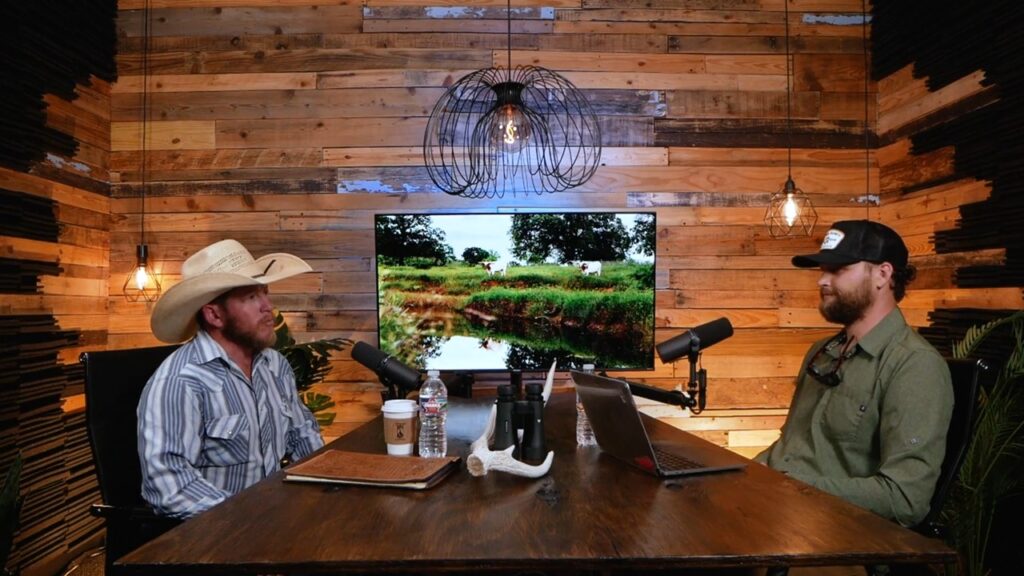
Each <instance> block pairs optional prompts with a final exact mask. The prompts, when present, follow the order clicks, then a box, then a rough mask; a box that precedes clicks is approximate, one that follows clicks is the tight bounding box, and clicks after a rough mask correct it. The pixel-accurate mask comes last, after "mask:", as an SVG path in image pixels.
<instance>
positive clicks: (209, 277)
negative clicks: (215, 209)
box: [149, 239, 312, 343]
mask: <svg viewBox="0 0 1024 576" xmlns="http://www.w3.org/2000/svg"><path fill="white" fill-rule="evenodd" d="M310 271H312V268H310V267H309V264H306V262H305V261H303V260H302V259H301V258H299V257H297V256H293V255H291V254H285V253H283V252H278V253H274V254H267V255H266V256H263V257H261V258H257V259H254V258H253V257H252V254H249V251H248V250H246V249H245V246H242V245H241V244H240V243H239V242H238V241H236V240H230V239H229V240H221V241H220V242H216V243H213V244H210V245H209V246H207V247H206V248H203V249H202V250H200V251H198V252H196V253H195V254H193V255H191V256H189V257H188V260H185V263H184V264H182V265H181V282H178V283H177V284H175V285H174V286H171V288H170V289H169V290H167V292H165V293H164V295H163V297H162V298H160V300H158V301H157V303H156V306H155V307H154V308H153V316H152V317H151V318H150V320H149V325H150V328H152V330H153V335H154V336H156V337H157V338H159V339H160V340H161V341H163V342H170V343H177V342H184V341H185V340H188V339H189V338H191V337H192V335H193V334H195V333H196V312H198V311H199V309H200V308H202V307H203V306H205V305H207V304H209V303H210V301H211V300H213V299H214V298H216V297H217V296H220V295H221V294H223V293H225V292H227V291H228V290H231V289H233V288H238V287H241V286H257V285H260V284H270V283H272V282H276V281H278V280H283V279H285V278H290V277H292V276H295V275H298V274H302V273H304V272H310Z"/></svg>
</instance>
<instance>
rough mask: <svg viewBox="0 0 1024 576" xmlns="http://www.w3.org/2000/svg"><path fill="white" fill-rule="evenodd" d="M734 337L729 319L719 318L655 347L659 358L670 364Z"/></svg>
mask: <svg viewBox="0 0 1024 576" xmlns="http://www.w3.org/2000/svg"><path fill="white" fill-rule="evenodd" d="M730 336H732V324H730V323H729V319H728V318H719V319H718V320H712V321H711V322H708V323H706V324H701V325H700V326H697V327H695V328H693V329H692V330H687V331H686V332H683V333H682V334H680V335H679V336H676V337H675V338H669V339H668V340H665V341H664V342H662V343H661V344H658V345H657V346H655V349H656V350H657V351H658V357H659V358H661V361H662V362H664V363H666V364H668V363H669V362H674V361H676V359H678V358H681V357H683V356H686V355H687V354H689V353H690V352H691V351H694V350H697V351H700V350H704V349H705V348H710V347H711V346H713V345H715V344H718V343H719V342H721V341H722V340H725V339H726V338H728V337H730Z"/></svg>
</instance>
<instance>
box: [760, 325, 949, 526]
mask: <svg viewBox="0 0 1024 576" xmlns="http://www.w3.org/2000/svg"><path fill="white" fill-rule="evenodd" d="M828 340H829V339H824V340H822V341H820V342H817V343H815V344H814V345H813V346H812V347H811V349H810V350H809V351H808V353H807V355H806V356H805V357H804V361H803V364H802V367H801V370H800V374H799V375H798V376H797V384H796V392H795V393H794V394H793V403H792V404H791V405H790V409H789V415H788V416H787V417H786V423H785V425H783V427H782V436H781V437H780V438H779V439H778V440H777V441H776V442H775V443H774V444H772V445H771V446H769V447H768V448H767V449H766V450H765V451H764V452H762V453H761V454H758V455H757V457H756V458H755V460H756V461H758V462H761V463H762V464H767V465H768V466H771V467H772V468H775V469H776V470H779V471H781V472H784V473H786V474H788V475H790V476H792V477H794V478H797V479H799V480H802V481H804V482H806V483H808V484H810V485H812V486H815V487H817V488H819V489H821V490H824V491H825V492H829V493H831V494H835V495H836V496H839V497H841V498H844V499H846V500H848V501H850V502H852V503H854V504H856V505H858V506H861V507H863V508H867V509H868V510H871V511H873V512H875V513H877V514H879V515H881V516H884V517H886V518H889V519H891V520H896V521H897V522H899V523H900V524H903V525H904V526H912V525H914V524H916V523H917V522H919V521H921V520H922V519H923V518H924V516H925V515H926V514H927V513H928V507H929V502H930V500H931V497H932V492H934V490H935V482H936V479H937V478H938V476H939V470H940V468H941V467H942V460H943V457H944V456H945V449H946V430H947V428H948V427H949V419H950V416H951V415H952V413H953V385H952V382H951V379H950V375H949V368H948V367H947V366H946V362H945V360H944V359H943V358H942V357H941V356H940V355H939V353H938V352H937V351H936V350H935V348H933V347H932V346H931V345H930V344H929V343H928V342H927V341H926V340H925V339H924V338H922V337H921V336H920V335H919V334H917V332H915V331H914V330H913V328H911V327H910V326H908V325H907V323H906V320H904V319H903V314H902V313H901V312H900V310H899V309H898V308H897V309H894V310H893V311H892V312H890V313H889V314H888V315H886V317H885V318H884V319H882V321H881V322H879V323H878V325H877V326H875V327H874V328H873V329H872V330H871V331H870V332H869V333H868V334H867V335H866V336H865V337H864V338H862V339H861V341H860V342H858V343H857V344H856V349H855V351H853V353H852V354H853V355H852V356H849V357H847V359H845V360H844V361H843V363H842V365H841V367H840V369H839V376H840V378H841V382H840V384H839V385H838V386H835V387H831V386H826V385H824V384H822V383H820V382H818V381H817V380H816V379H815V378H814V377H813V376H811V375H809V374H808V373H807V363H808V362H809V361H810V359H811V358H812V357H813V356H814V354H815V353H816V352H817V351H818V349H819V348H821V347H823V346H824V345H825V344H826V343H827V342H828ZM841 349H842V346H835V347H833V349H831V350H828V349H826V350H825V351H823V352H822V354H828V355H830V356H831V357H832V359H833V361H836V360H837V359H838V357H839V355H840V354H841ZM819 360H822V362H823V363H824V360H823V359H819Z"/></svg>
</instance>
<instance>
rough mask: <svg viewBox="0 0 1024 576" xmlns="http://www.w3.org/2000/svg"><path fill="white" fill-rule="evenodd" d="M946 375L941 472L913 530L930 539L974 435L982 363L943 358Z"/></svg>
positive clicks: (983, 368) (936, 529) (983, 364)
mask: <svg viewBox="0 0 1024 576" xmlns="http://www.w3.org/2000/svg"><path fill="white" fill-rule="evenodd" d="M946 364H947V365H948V366H949V373H950V375H951V376H952V380H953V402H954V404H953V417H952V418H951V419H950V421H949V430H948V431H947V433H946V456H945V458H943V460H942V470H941V471H940V472H939V479H938V481H937V482H936V483H935V492H934V493H932V500H931V507H930V508H929V510H928V515H927V516H925V518H924V520H922V521H921V523H920V524H918V525H917V527H916V528H917V530H918V531H919V532H923V533H926V534H929V535H932V536H939V535H940V534H939V533H938V532H937V531H938V530H939V528H938V519H939V514H940V513H941V512H942V506H943V504H944V503H945V502H946V496H948V495H949V491H950V489H951V488H952V487H953V484H954V483H956V477H957V475H958V474H959V473H960V465H961V464H962V463H963V460H964V455H965V454H967V448H968V446H970V443H971V437H972V436H973V435H974V414H975V412H976V411H977V407H978V388H979V386H980V382H981V378H982V374H983V372H984V371H985V370H986V369H987V366H986V365H985V363H984V362H982V361H980V360H976V359H954V358H947V359H946Z"/></svg>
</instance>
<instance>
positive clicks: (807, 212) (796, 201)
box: [764, 0, 818, 238]
mask: <svg viewBox="0 0 1024 576" xmlns="http://www.w3.org/2000/svg"><path fill="white" fill-rule="evenodd" d="M782 4H783V7H784V18H785V21H786V181H785V183H783V184H782V187H781V188H780V189H779V191H778V192H775V193H774V194H772V196H771V199H770V200H769V201H768V210H767V211H766V212H765V214H764V223H765V225H766V226H767V227H768V233H769V234H770V235H771V237H772V238H788V237H793V236H810V235H811V233H812V232H813V231H814V225H815V224H817V223H818V212H817V211H816V210H815V209H814V204H813V203H812V202H811V198H810V197H809V196H807V194H805V193H804V191H803V190H801V189H800V188H798V187H797V185H796V182H794V181H793V113H792V110H791V108H792V107H791V105H790V101H791V99H792V85H793V75H792V72H791V70H790V68H791V64H790V54H789V0H785V1H784V2H783V3H782Z"/></svg>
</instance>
